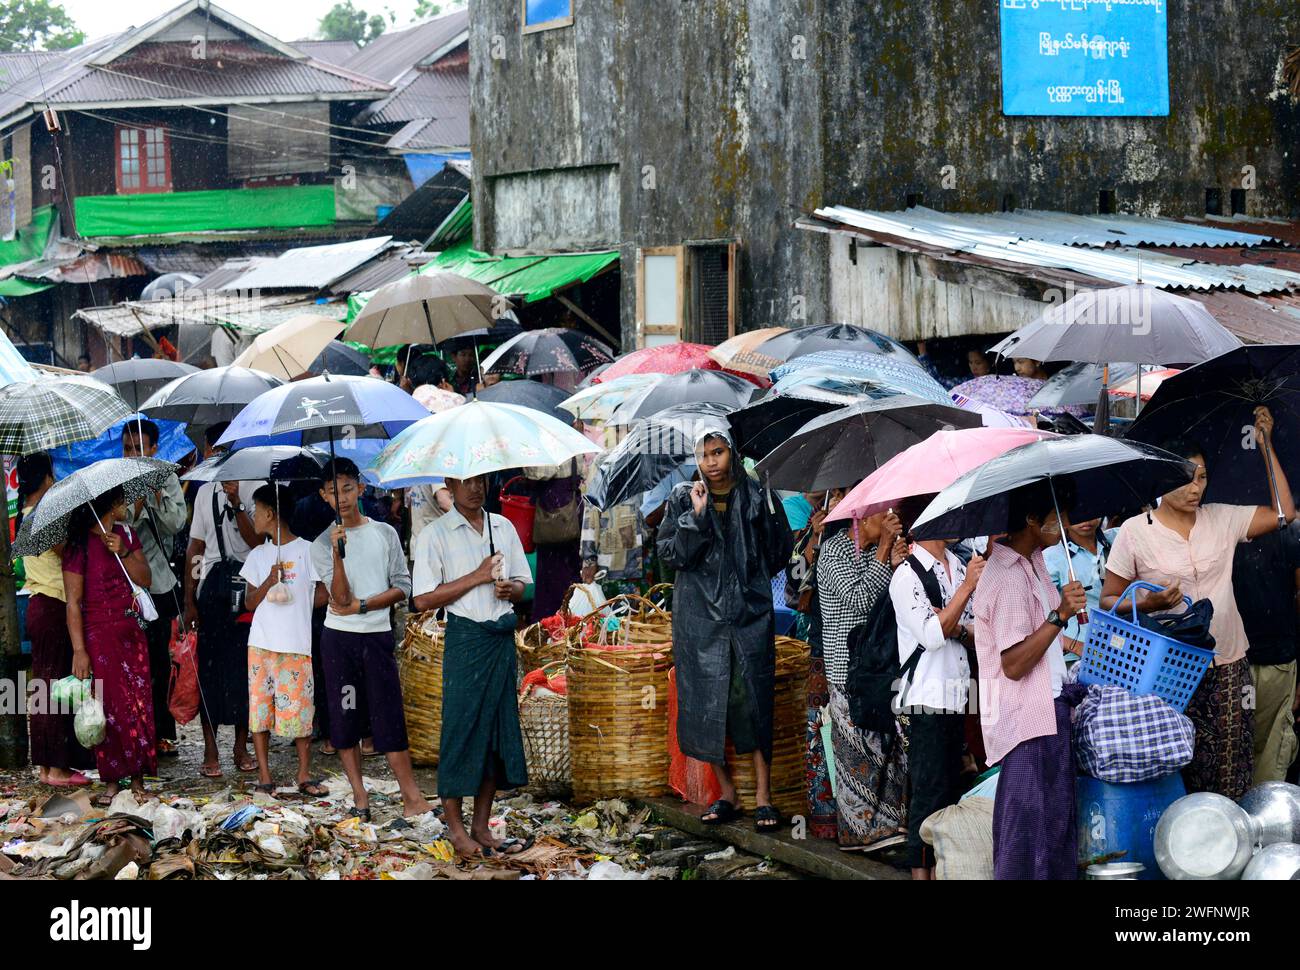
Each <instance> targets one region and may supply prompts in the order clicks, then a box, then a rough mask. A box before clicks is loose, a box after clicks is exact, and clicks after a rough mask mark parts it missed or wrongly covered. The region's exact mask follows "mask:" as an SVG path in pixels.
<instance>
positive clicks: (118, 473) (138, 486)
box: [13, 458, 176, 556]
mask: <svg viewBox="0 0 1300 970" xmlns="http://www.w3.org/2000/svg"><path fill="white" fill-rule="evenodd" d="M175 471H176V466H175V465H173V464H171V463H170V462H166V461H159V460H158V459H156V458H105V459H104V460H103V461H97V462H95V463H94V464H91V465H87V466H86V467H85V468H78V469H77V470H76V471H75V472H73V473H72V474H71V475H69V476H68V477H67V478H64V479H62V480H60V481H57V482H55V483H54V484H53V485H52V486H51V487H50V490H49V491H48V492H46V493H45V495H44V497H42V498H41V500H40V502H39V503H37V505H36V508H35V510H33V512H32V514H31V515H29V516H27V517H26V518H25V519H23V525H22V528H21V529H19V530H18V539H17V541H16V542H15V543H14V546H13V554H14V555H15V556H39V555H40V554H41V553H43V552H45V550H47V549H53V548H54V547H55V546H57V545H58V544H59V543H60V542H63V541H64V540H66V539H67V538H68V518H69V517H70V516H71V515H72V513H73V511H74V510H75V509H76V508H77V507H78V506H81V505H87V504H89V503H90V502H92V501H94V500H95V499H97V498H99V496H101V495H103V494H104V493H105V492H108V491H111V490H112V489H114V488H116V487H117V486H118V485H121V486H122V489H123V491H124V492H125V493H126V501H127V502H128V504H129V503H131V502H134V501H135V500H136V499H140V498H144V497H145V496H147V495H149V494H150V493H151V492H154V491H156V490H157V489H160V488H162V487H163V486H164V485H165V484H166V483H167V479H168V477H169V476H170V475H172V474H174V473H175Z"/></svg>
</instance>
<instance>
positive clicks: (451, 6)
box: [411, 0, 465, 23]
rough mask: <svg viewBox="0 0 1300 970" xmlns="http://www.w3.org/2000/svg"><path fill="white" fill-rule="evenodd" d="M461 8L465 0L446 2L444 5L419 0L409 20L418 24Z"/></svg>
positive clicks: (431, 0) (432, 0) (429, 0)
mask: <svg viewBox="0 0 1300 970" xmlns="http://www.w3.org/2000/svg"><path fill="white" fill-rule="evenodd" d="M463 6H465V0H447V2H446V3H435V2H434V0H419V2H418V3H416V5H415V13H414V14H412V15H411V19H412V20H414V21H415V22H416V23H419V22H420V21H422V20H428V19H429V18H431V17H436V16H438V15H439V14H442V13H450V12H451V11H452V10H455V9H456V8H457V7H463Z"/></svg>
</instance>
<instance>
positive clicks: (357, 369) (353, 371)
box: [307, 340, 370, 377]
mask: <svg viewBox="0 0 1300 970" xmlns="http://www.w3.org/2000/svg"><path fill="white" fill-rule="evenodd" d="M307 369H308V371H310V372H311V373H312V374H322V373H324V372H325V371H329V372H330V373H331V374H344V375H350V376H352V377H365V376H366V375H367V374H369V373H370V358H369V357H367V356H366V355H365V354H363V353H362V352H361V351H359V350H357V349H356V348H355V347H349V346H348V345H347V344H345V343H344V342H343V341H342V340H331V341H330V342H329V343H328V344H326V345H325V349H324V350H322V351H321V352H320V354H319V355H318V356H317V358H316V359H315V360H313V361H312V362H311V366H310V367H309V368H307Z"/></svg>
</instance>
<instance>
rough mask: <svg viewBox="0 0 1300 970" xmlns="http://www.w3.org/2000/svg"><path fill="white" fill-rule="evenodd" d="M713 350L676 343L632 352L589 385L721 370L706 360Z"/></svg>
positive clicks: (714, 362)
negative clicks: (628, 376) (625, 377)
mask: <svg viewBox="0 0 1300 970" xmlns="http://www.w3.org/2000/svg"><path fill="white" fill-rule="evenodd" d="M712 349H713V348H712V347H710V346H708V345H707V344H688V343H681V342H678V343H675V344H662V345H661V346H658V347H646V348H644V349H642V350H634V351H632V353H630V354H624V355H623V356H622V357H620V358H619V359H618V360H616V361H614V363H612V364H610V365H609V367H607V368H606V369H605V370H603V371H601V373H600V374H598V375H596V376H595V377H593V378H592V380H591V382H592V384H603V383H605V382H606V381H611V380H613V379H614V378H615V377H622V376H623V375H624V374H680V373H681V372H682V371H684V370H691V369H692V368H698V369H700V370H720V369H721V368H719V367H718V364H717V362H716V361H714V360H713V359H712V358H711V357H710V356H709V351H710V350H712Z"/></svg>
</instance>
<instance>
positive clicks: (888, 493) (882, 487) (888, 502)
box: [826, 428, 1051, 522]
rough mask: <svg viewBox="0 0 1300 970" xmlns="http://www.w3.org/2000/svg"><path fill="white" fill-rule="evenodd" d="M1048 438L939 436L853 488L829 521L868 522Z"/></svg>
mask: <svg viewBox="0 0 1300 970" xmlns="http://www.w3.org/2000/svg"><path fill="white" fill-rule="evenodd" d="M1048 437H1051V435H1050V433H1049V432H1046V431H1034V430H1031V429H1029V428H1023V429H1008V428H963V429H962V430H960V431H936V432H935V433H934V434H932V435H930V437H928V438H926V439H925V440H924V441H922V442H920V443H918V444H915V445H912V447H910V448H908V449H907V450H906V451H903V452H900V453H899V454H897V455H895V456H894V457H893V458H891V459H889V461H887V462H885V463H884V464H883V465H881V466H880V467H879V468H877V469H876V470H875V471H874V472H872V473H871V474H870V475H868V476H867V477H866V478H865V479H863V480H862V481H861V482H859V483H858V484H857V485H856V486H854V488H853V490H852V491H850V492H849V494H848V495H846V496H844V498H843V499H842V500H841V501H840V504H839V505H837V506H835V511H833V512H832V513H831V514H830V515H828V516H827V517H826V521H827V522H833V521H835V520H836V519H865V518H867V517H868V516H871V515H875V514H876V513H877V512H884V511H886V510H887V509H890V508H893V507H894V506H896V505H898V504H899V503H900V502H902V500H903V499H905V498H912V497H913V496H917V495H933V494H934V493H936V492H938V491H939V490H940V489H943V488H946V487H947V486H949V485H951V484H952V483H953V482H955V481H956V480H957V479H958V478H960V477H961V476H962V475H965V474H966V473H967V472H968V471H971V470H972V469H974V468H976V467H978V466H980V465H982V464H984V462H986V461H988V460H989V459H991V458H996V457H997V456H998V455H1001V454H1005V453H1006V452H1008V451H1010V450H1011V449H1012V448H1018V447H1019V446H1020V445H1026V444H1029V443H1030V442H1031V441H1038V440H1040V439H1042V438H1048Z"/></svg>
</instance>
